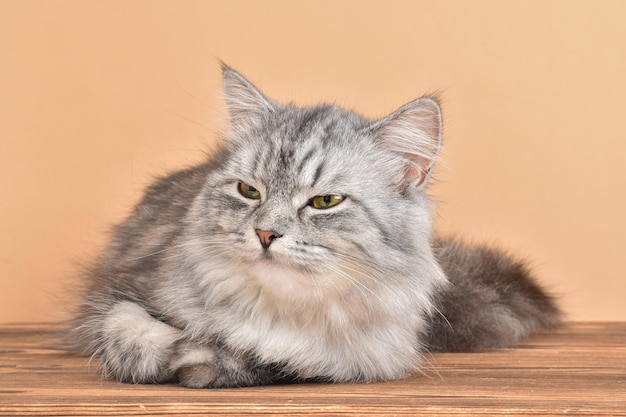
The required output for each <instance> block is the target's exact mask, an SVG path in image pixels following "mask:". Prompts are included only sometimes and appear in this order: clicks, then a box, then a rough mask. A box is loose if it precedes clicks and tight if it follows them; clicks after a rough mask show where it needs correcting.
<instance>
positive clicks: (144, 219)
mask: <svg viewBox="0 0 626 417" xmlns="http://www.w3.org/2000/svg"><path fill="white" fill-rule="evenodd" d="M223 153H224V151H219V152H217V153H216V154H215V155H214V156H212V157H210V158H209V159H208V160H207V161H205V162H203V163H200V164H198V165H195V166H192V167H188V168H185V169H181V170H178V171H175V172H172V173H170V174H168V175H165V176H162V177H159V178H157V179H156V180H154V181H153V182H152V184H151V185H150V186H149V187H148V188H147V189H146V191H145V192H144V195H143V197H142V198H141V200H140V201H139V203H137V205H136V206H135V207H134V209H133V210H132V212H131V214H130V215H129V216H128V217H127V218H126V219H125V220H124V221H123V222H121V223H120V224H118V225H116V226H115V227H114V228H113V230H112V239H111V243H110V244H109V246H108V247H107V249H106V251H105V253H104V254H103V256H102V258H101V259H100V262H99V263H98V265H97V267H98V268H100V269H101V268H115V269H117V270H125V271H129V272H130V271H135V270H137V269H138V268H139V269H145V268H147V267H149V266H150V262H152V261H154V260H155V259H158V256H156V255H158V254H159V253H160V251H162V250H163V249H164V248H165V247H167V245H169V244H170V243H171V242H172V240H173V239H174V238H175V237H176V236H177V235H178V234H179V233H180V231H181V230H182V228H183V227H184V222H185V218H186V216H187V213H188V211H189V209H190V207H191V206H192V203H193V200H194V199H195V198H196V196H197V195H198V194H199V193H200V192H201V190H202V187H203V186H204V183H205V182H206V178H207V176H208V175H209V174H210V173H211V172H212V171H213V170H214V169H216V167H217V166H219V163H220V161H221V160H222V158H223Z"/></svg>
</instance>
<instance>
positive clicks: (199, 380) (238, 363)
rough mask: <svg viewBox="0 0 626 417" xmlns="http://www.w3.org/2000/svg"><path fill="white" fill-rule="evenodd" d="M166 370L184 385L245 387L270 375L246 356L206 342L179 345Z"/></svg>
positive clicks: (192, 386) (269, 378)
mask: <svg viewBox="0 0 626 417" xmlns="http://www.w3.org/2000/svg"><path fill="white" fill-rule="evenodd" d="M170 370H171V372H172V373H173V375H174V378H175V379H176V381H178V383H179V384H180V385H182V386H184V387H187V388H230V387H249V386H256V385H266V384H268V383H271V382H272V381H273V378H272V376H271V374H270V373H268V371H267V370H266V369H264V368H263V367H260V366H258V364H256V363H255V361H253V360H251V359H250V357H248V355H240V354H235V353H233V352H230V351H228V350H225V349H222V348H217V347H212V346H206V345H188V344H187V345H182V346H180V347H179V348H178V352H177V354H176V356H175V357H174V359H173V360H172V361H171V362H170Z"/></svg>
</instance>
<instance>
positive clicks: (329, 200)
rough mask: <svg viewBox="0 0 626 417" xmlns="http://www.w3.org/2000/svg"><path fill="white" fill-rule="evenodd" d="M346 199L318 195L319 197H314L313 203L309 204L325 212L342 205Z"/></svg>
mask: <svg viewBox="0 0 626 417" xmlns="http://www.w3.org/2000/svg"><path fill="white" fill-rule="evenodd" d="M344 199H345V197H344V196H342V195H335V194H329V195H318V196H317V197H313V198H312V199H311V202H310V203H309V204H310V205H311V206H313V207H314V208H316V209H320V210H324V209H328V208H331V207H335V206H336V205H337V204H339V203H341V202H342V201H343V200H344Z"/></svg>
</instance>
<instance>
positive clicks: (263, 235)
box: [254, 229, 283, 249]
mask: <svg viewBox="0 0 626 417" xmlns="http://www.w3.org/2000/svg"><path fill="white" fill-rule="evenodd" d="M254 231H255V232H256V234H257V235H258V236H259V240H260V241H261V246H263V249H267V248H269V247H270V245H271V244H272V242H273V241H275V240H276V239H278V238H279V237H282V236H283V235H281V234H279V233H276V232H274V231H271V230H260V229H255V230H254Z"/></svg>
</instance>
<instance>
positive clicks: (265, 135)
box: [195, 69, 440, 291]
mask: <svg viewBox="0 0 626 417" xmlns="http://www.w3.org/2000/svg"><path fill="white" fill-rule="evenodd" d="M225 87H226V88H225V90H226V95H227V102H228V103H229V109H230V111H231V122H232V125H233V128H232V131H231V132H230V133H229V134H228V135H227V138H226V140H227V146H228V148H229V152H228V153H227V157H226V158H225V160H224V161H223V164H222V166H221V169H219V170H216V171H214V172H213V173H212V174H211V175H210V177H209V178H208V180H207V183H206V185H205V187H204V190H203V194H202V196H201V198H200V201H201V209H200V212H202V211H204V212H205V213H206V216H198V215H197V214H198V212H196V216H197V219H196V226H195V227H198V228H199V229H201V230H202V234H203V235H204V236H206V239H207V241H210V242H211V243H210V244H207V250H209V249H208V248H209V247H211V248H213V249H212V250H214V251H215V253H217V252H219V253H221V254H227V256H228V257H230V258H232V259H233V260H235V261H236V262H237V263H238V264H239V265H241V267H242V268H244V269H246V270H248V271H249V273H250V274H251V275H252V276H254V277H255V278H256V279H258V280H259V281H261V282H265V283H266V284H267V285H272V286H274V285H277V284H278V285H284V286H296V287H297V288H300V289H302V290H306V289H307V287H308V286H314V287H316V288H317V289H320V286H322V289H323V287H324V286H329V287H333V288H335V289H336V290H340V291H342V290H343V288H338V285H339V287H341V284H338V280H337V279H334V278H329V279H328V280H325V279H324V277H335V276H342V277H344V278H345V279H343V281H344V282H347V284H346V285H351V286H354V285H355V284H354V281H357V282H360V281H362V280H372V281H380V280H381V279H383V277H382V275H384V274H385V271H386V270H387V269H389V268H393V267H397V268H398V269H400V270H401V269H402V268H405V267H407V265H408V262H407V259H404V258H408V257H413V254H415V253H416V249H417V247H419V246H421V245H423V244H424V243H427V240H428V236H429V233H430V221H429V213H428V210H429V207H428V204H427V199H426V197H425V196H424V194H423V185H424V183H425V181H426V179H427V176H428V171H429V169H430V166H431V165H432V162H433V160H434V159H435V156H436V153H437V151H438V149H439V124H440V120H439V113H438V107H436V104H435V102H434V101H432V100H428V99H426V100H427V101H425V102H423V103H418V105H415V106H414V107H412V108H408V109H404V110H403V109H401V110H399V111H398V112H397V113H398V114H397V115H395V114H394V115H392V116H390V117H389V118H387V119H383V120H382V121H377V122H372V121H369V120H366V119H364V118H362V117H360V116H358V115H356V114H355V113H352V112H348V111H345V110H342V109H339V108H337V107H334V106H318V107H306V108H298V107H294V106H282V105H278V104H276V103H274V102H271V101H269V100H268V99H266V98H265V97H264V96H263V95H262V94H261V93H260V92H259V91H258V90H256V89H255V88H254V87H253V86H252V85H251V84H249V83H248V82H247V81H246V80H245V79H243V77H241V76H240V75H239V74H237V73H235V72H234V71H232V70H229V69H226V70H225ZM433 106H434V107H433ZM411 124H413V126H412V125H411ZM420 127H421V129H420ZM435 130H436V134H435V135H433V134H432V132H433V131H435ZM215 248H219V249H215ZM401 258H402V259H401ZM284 276H290V277H292V278H290V281H289V282H285V281H284V280H283V278H284ZM277 279H279V280H282V281H280V282H277ZM339 282H342V281H341V280H340V281H339ZM356 285H365V284H362V283H361V284H356ZM370 286H371V285H369V284H368V287H370Z"/></svg>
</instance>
